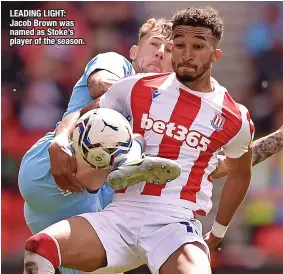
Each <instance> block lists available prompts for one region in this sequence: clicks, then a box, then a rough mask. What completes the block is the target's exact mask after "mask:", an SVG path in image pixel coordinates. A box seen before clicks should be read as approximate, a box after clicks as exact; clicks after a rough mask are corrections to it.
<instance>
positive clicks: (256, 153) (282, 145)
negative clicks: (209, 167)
mask: <svg viewBox="0 0 283 274" xmlns="http://www.w3.org/2000/svg"><path fill="white" fill-rule="evenodd" d="M282 149H283V126H282V127H281V128H279V129H278V130H277V131H275V132H273V133H271V134H269V135H267V136H264V137H262V138H260V139H258V140H255V141H254V142H253V145H252V153H253V159H252V165H253V166H255V165H257V164H259V163H260V162H262V161H264V160H266V159H268V158H269V157H271V156H272V155H274V154H276V153H277V152H279V151H281V150H282ZM227 174H228V167H227V162H226V157H225V155H219V157H218V165H217V168H216V170H215V171H214V172H213V173H212V175H211V176H212V178H213V179H219V178H222V177H225V176H227Z"/></svg>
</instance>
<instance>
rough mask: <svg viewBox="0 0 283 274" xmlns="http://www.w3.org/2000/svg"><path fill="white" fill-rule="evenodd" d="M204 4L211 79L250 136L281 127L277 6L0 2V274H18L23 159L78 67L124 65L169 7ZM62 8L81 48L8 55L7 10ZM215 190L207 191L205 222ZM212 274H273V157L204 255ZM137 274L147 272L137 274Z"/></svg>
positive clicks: (278, 172)
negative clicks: (110, 55) (212, 12)
mask: <svg viewBox="0 0 283 274" xmlns="http://www.w3.org/2000/svg"><path fill="white" fill-rule="evenodd" d="M204 5H211V6H212V7H214V8H217V9H218V10H219V11H220V14H221V16H222V17H223V18H224V22H225V33H224V38H223V41H222V43H221V48H222V50H223V58H222V60H221V61H220V62H219V63H218V64H217V65H215V67H214V68H213V76H214V77H215V78H216V79H217V80H218V81H219V82H220V83H222V85H224V86H226V87H227V89H228V90H229V91H230V93H231V94H232V95H233V97H234V98H235V99H236V100H238V101H239V102H240V103H243V104H244V105H246V106H247V107H248V108H249V110H250V112H251V114H252V118H253V120H254V122H255V125H256V136H257V137H260V136H262V135H266V134H268V133H270V132H271V131H273V130H275V129H277V128H279V127H280V126H281V125H282V123H283V3H282V2H281V3H280V2H270V3H268V2H188V1H186V2H175V1H174V2H49V3H47V2H2V3H1V6H2V14H1V21H2V36H1V39H2V52H1V68H2V71H1V72H2V83H1V91H2V92H1V97H2V98H1V99H2V117H1V121H2V140H1V141H2V146H1V151H2V166H1V167H2V174H1V175H2V177H1V179H2V180H1V181H2V196H1V198H2V247H1V251H2V273H4V274H8V273H9V274H14V273H15V274H16V273H22V257H23V247H24V242H25V240H26V239H27V237H28V236H29V235H30V232H29V230H28V228H27V227H26V225H25V222H24V217H23V200H22V198H21V196H20V194H19V191H18V187H17V175H18V168H19V164H20V161H21V158H22V156H23V154H24V153H25V152H26V151H27V150H28V149H29V148H30V146H31V145H32V144H33V143H34V142H35V141H37V140H38V139H39V138H40V137H42V136H43V135H44V134H45V133H46V132H47V131H53V130H54V127H55V124H56V122H57V121H59V120H60V119H61V117H62V114H63V112H64V110H65V109H66V106H67V103H68V100H69V97H70V95H71V92H72V88H73V86H74V84H75V83H76V81H77V80H78V79H79V78H80V77H81V75H82V73H83V70H84V67H85V65H86V63H87V62H88V61H89V60H90V59H91V58H92V57H94V56H95V55H96V54H97V53H99V52H107V51H116V52H118V53H120V54H122V55H124V56H125V57H128V51H129V48H130V46H131V45H132V44H134V43H136V42H137V33H138V29H139V26H141V24H142V23H143V22H144V21H145V20H146V19H148V18H149V17H153V16H155V17H166V18H170V17H171V15H172V13H173V12H174V11H175V10H177V9H182V8H186V7H189V6H195V7H200V6H204ZM58 8H63V9H66V10H67V14H68V16H67V19H69V20H75V22H76V25H75V28H74V29H75V33H76V34H75V37H82V38H84V40H85V41H86V43H87V45H85V46H59V47H58V46H25V47H18V46H17V47H9V24H10V22H11V18H9V10H12V9H58ZM222 184H223V182H221V181H217V182H215V183H214V185H215V189H214V196H213V199H214V201H215V206H214V208H213V210H212V212H211V214H210V215H209V216H208V217H207V218H206V219H205V220H203V223H204V231H205V232H206V231H207V230H208V229H209V228H210V226H211V223H212V221H213V218H214V216H215V210H216V207H217V201H218V198H219V196H220V193H221V186H222ZM212 265H213V269H214V273H232V274H233V273H235V274H236V273H237V274H245V273H259V274H275V273H278V274H279V273H283V153H282V152H281V153H278V154H277V155H275V156H273V157H272V158H270V160H268V161H265V162H264V163H262V164H260V165H258V166H256V167H255V168H254V169H253V179H252V185H251V189H250V191H249V194H248V197H247V199H246V201H245V203H244V204H243V206H242V207H241V209H240V210H239V212H238V213H237V215H236V216H235V218H234V220H233V222H232V224H231V226H230V228H229V231H228V233H227V236H226V238H225V240H224V241H223V243H222V245H221V249H220V250H218V251H217V252H215V253H214V254H213V255H212ZM140 273H147V272H143V270H141V272H140Z"/></svg>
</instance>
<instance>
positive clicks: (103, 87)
mask: <svg viewBox="0 0 283 274" xmlns="http://www.w3.org/2000/svg"><path fill="white" fill-rule="evenodd" d="M118 80H119V77H118V76H116V75H115V74H113V73H111V72H109V71H107V70H95V71H94V72H93V73H92V74H91V75H90V76H89V77H88V80H87V85H88V88H89V94H90V96H91V97H92V99H96V98H98V97H100V96H101V95H103V94H104V93H105V92H106V91H107V90H108V89H109V88H110V87H111V86H112V85H113V84H114V83H116V82H117V81H118Z"/></svg>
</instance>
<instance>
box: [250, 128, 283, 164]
mask: <svg viewBox="0 0 283 274" xmlns="http://www.w3.org/2000/svg"><path fill="white" fill-rule="evenodd" d="M252 149H253V161H252V164H253V166H254V165H256V164H258V163H260V162H262V161H264V160H265V159H267V158H269V157H270V156H272V155H273V154H275V153H277V152H279V151H280V150H282V149H283V126H282V127H281V128H280V129H279V130H277V131H275V132H273V133H271V134H269V135H268V136H265V137H262V138H260V139H258V140H255V141H254V143H253V146H252Z"/></svg>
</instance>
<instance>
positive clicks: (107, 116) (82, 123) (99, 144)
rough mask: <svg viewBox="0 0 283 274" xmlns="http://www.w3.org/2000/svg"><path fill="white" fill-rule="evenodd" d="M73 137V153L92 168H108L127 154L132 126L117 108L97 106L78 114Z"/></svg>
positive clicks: (130, 143) (130, 142) (130, 144)
mask: <svg viewBox="0 0 283 274" xmlns="http://www.w3.org/2000/svg"><path fill="white" fill-rule="evenodd" d="M72 138H73V147H74V150H75V154H76V155H79V156H80V157H82V158H83V159H84V160H85V161H86V162H87V163H88V164H89V165H90V166H91V167H93V168H108V167H111V166H113V164H115V163H118V162H119V161H121V160H122V159H124V158H125V157H126V154H127V153H128V151H129V150H130V148H131V146H132V129H131V126H130V124H129V122H128V120H127V119H126V118H125V117H124V116H123V115H121V114H120V113H118V112H117V111H115V110H112V109H106V108H98V109H94V110H91V111H88V112H87V113H85V114H84V115H83V116H82V117H80V119H79V120H78V122H77V123H76V126H75V129H74V131H73V137H72Z"/></svg>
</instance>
